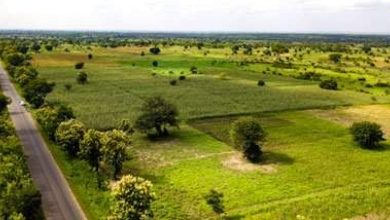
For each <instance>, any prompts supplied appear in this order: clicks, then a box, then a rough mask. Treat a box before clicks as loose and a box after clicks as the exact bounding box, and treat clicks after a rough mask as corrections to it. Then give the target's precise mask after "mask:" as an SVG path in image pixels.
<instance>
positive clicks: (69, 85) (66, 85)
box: [64, 83, 72, 91]
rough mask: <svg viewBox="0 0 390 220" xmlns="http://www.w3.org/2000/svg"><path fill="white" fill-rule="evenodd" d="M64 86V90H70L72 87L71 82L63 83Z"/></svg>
mask: <svg viewBox="0 0 390 220" xmlns="http://www.w3.org/2000/svg"><path fill="white" fill-rule="evenodd" d="M64 88H65V90H66V91H70V90H71V89H72V84H69V83H66V84H65V85H64Z"/></svg>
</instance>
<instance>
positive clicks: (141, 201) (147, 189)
mask: <svg viewBox="0 0 390 220" xmlns="http://www.w3.org/2000/svg"><path fill="white" fill-rule="evenodd" d="M152 187H153V186H152V183H151V182H150V181H147V180H144V179H143V178H141V177H134V176H131V175H126V176H123V177H122V178H121V180H120V181H118V182H117V183H116V184H115V185H114V187H113V191H112V194H113V196H114V198H115V200H116V202H115V205H114V206H113V207H112V214H111V216H110V217H109V218H108V219H109V220H141V219H147V218H151V217H152V216H153V213H152V210H151V204H152V202H153V201H154V199H155V195H154V193H153V192H152Z"/></svg>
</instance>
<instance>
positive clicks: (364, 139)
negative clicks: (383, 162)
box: [350, 121, 385, 149]
mask: <svg viewBox="0 0 390 220" xmlns="http://www.w3.org/2000/svg"><path fill="white" fill-rule="evenodd" d="M350 131H351V134H352V135H353V139H354V141H356V142H357V143H358V144H359V145H360V146H361V147H364V148H367V149H374V148H376V147H378V146H379V142H380V141H384V140H385V138H384V137H383V136H384V133H383V131H382V129H381V126H380V125H379V124H377V123H374V122H368V121H363V122H355V123H353V125H352V126H351V127H350Z"/></svg>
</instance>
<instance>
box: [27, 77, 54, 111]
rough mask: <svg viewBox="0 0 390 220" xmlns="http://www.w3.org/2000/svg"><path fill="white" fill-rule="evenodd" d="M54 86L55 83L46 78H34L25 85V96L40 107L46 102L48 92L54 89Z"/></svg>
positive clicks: (35, 105)
mask: <svg viewBox="0 0 390 220" xmlns="http://www.w3.org/2000/svg"><path fill="white" fill-rule="evenodd" d="M54 86H55V84H54V83H48V82H47V81H46V80H44V79H34V80H31V81H30V82H29V83H28V84H27V85H26V86H24V87H23V96H24V97H25V98H26V100H27V101H28V102H29V103H30V104H31V105H32V106H33V107H34V108H39V107H41V106H42V105H43V103H44V102H45V98H46V96H47V94H49V93H50V92H51V91H53V88H54Z"/></svg>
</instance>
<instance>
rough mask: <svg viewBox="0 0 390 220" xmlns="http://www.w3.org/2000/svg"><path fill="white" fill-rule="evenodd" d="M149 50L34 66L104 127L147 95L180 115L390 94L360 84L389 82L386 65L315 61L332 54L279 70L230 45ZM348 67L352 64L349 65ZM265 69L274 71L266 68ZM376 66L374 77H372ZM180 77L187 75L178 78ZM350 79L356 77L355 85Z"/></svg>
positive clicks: (64, 55) (132, 113)
mask: <svg viewBox="0 0 390 220" xmlns="http://www.w3.org/2000/svg"><path fill="white" fill-rule="evenodd" d="M147 50H148V48H145V47H123V48H116V49H106V48H93V50H92V51H88V50H86V49H80V48H71V52H64V51H63V50H62V49H57V50H56V51H55V52H44V53H42V54H37V55H35V56H34V62H33V64H34V65H35V66H36V67H38V70H39V71H40V72H41V76H43V77H45V78H47V79H49V80H51V81H54V82H56V84H57V86H56V88H55V91H54V92H53V93H52V94H51V95H50V96H49V100H52V101H55V100H59V101H62V102H65V103H68V104H69V105H71V106H72V107H73V109H74V110H75V112H76V115H77V116H78V118H79V119H81V120H82V121H84V122H85V123H86V124H87V125H89V126H91V127H95V128H101V129H105V128H110V127H114V126H116V125H117V123H118V122H119V121H120V120H121V119H125V118H126V119H134V118H135V117H136V116H137V115H138V112H139V111H138V110H139V106H140V105H141V103H142V101H143V100H144V98H145V97H150V96H154V95H161V96H163V97H164V98H167V99H168V100H170V101H171V102H173V103H175V104H176V105H177V107H178V109H179V110H180V113H181V116H180V117H181V118H182V119H190V118H200V117H213V116H223V115H235V114H251V113H259V112H265V111H279V110H288V109H305V108H317V107H324V106H337V105H351V104H365V103H375V102H379V103H383V102H388V101H389V100H390V98H389V97H388V96H387V95H386V94H385V89H376V88H372V89H366V88H365V89H364V90H362V89H361V88H364V86H363V85H362V83H361V82H357V81H356V78H358V77H365V78H367V79H366V80H367V81H368V82H372V83H373V82H374V81H376V80H378V79H382V80H386V79H387V78H386V77H385V76H386V73H388V69H386V68H371V69H368V70H367V69H366V71H364V73H360V72H359V73H353V72H351V73H340V72H336V71H334V70H328V69H326V70H324V69H322V68H323V67H321V68H320V67H311V66H309V64H310V60H313V62H314V61H316V60H317V61H318V60H319V61H321V60H323V59H325V58H326V57H327V54H323V55H316V54H314V53H313V54H311V55H305V56H304V58H303V61H296V65H297V66H298V67H299V68H298V67H296V68H290V69H285V68H275V67H273V65H272V64H271V63H267V62H266V60H265V61H264V62H263V63H262V64H247V65H244V66H241V65H239V62H242V61H243V60H247V59H249V58H248V57H247V56H245V55H236V56H231V55H228V53H229V49H208V50H207V51H208V54H207V56H205V55H204V54H203V52H202V51H199V50H198V49H187V50H184V49H183V47H167V48H162V51H163V52H162V54H161V55H158V56H156V55H150V54H148V53H147ZM204 50H206V49H204ZM142 51H145V52H146V55H145V56H141V55H140V53H141V52H142ZM89 52H91V53H92V54H93V56H94V58H93V59H92V60H88V59H87V55H86V54H87V53H89ZM256 56H258V55H253V56H249V57H256ZM306 56H307V59H305V58H306ZM252 59H254V58H252ZM270 59H271V58H270ZM154 60H157V61H158V62H159V66H158V67H153V66H152V62H153V61H154ZM79 61H84V62H85V63H86V66H85V71H86V72H87V73H88V74H89V83H88V84H87V85H84V86H82V85H78V84H76V81H75V78H76V74H77V72H78V71H76V70H75V69H74V64H75V63H76V62H79ZM319 61H318V62H319ZM269 62H271V61H269ZM324 62H325V61H324ZM307 63H309V64H307ZM325 63H326V64H327V65H328V66H330V67H332V68H333V69H334V68H335V67H334V66H335V65H331V64H328V62H325ZM345 65H347V64H345ZM192 66H195V67H197V68H198V71H199V72H200V74H191V72H190V68H191V67H192ZM330 67H329V68H330ZM302 68H306V69H308V71H310V69H315V70H316V71H318V72H320V73H321V74H323V75H325V76H326V77H329V78H330V77H336V78H340V84H341V87H346V88H345V89H342V90H341V91H327V90H322V89H320V88H318V82H313V81H308V80H297V79H294V78H293V77H292V76H295V75H297V74H298V73H299V71H300V69H302ZM338 68H341V67H338ZM343 68H344V67H343ZM345 68H349V67H348V65H347V66H346V67H345ZM359 70H360V69H359ZM264 71H268V72H267V73H266V74H264V73H263V72H264ZM351 71H352V70H351ZM361 71H363V70H361ZM370 71H371V72H374V73H375V74H376V75H375V74H374V73H372V74H374V75H370V74H369V73H370ZM355 72H356V71H355ZM180 75H184V76H186V79H185V80H178V77H179V76H180ZM387 75H389V74H387ZM173 79H176V80H177V85H175V86H171V85H170V84H169V82H170V80H173ZM258 80H264V81H265V82H266V86H265V87H258V86H257V81H258ZM343 80H344V81H343ZM351 80H355V81H356V82H355V84H356V85H355V84H354V83H351V82H350V81H351ZM65 84H72V89H71V90H70V91H66V90H65V88H64V85H65ZM344 84H345V86H343V85H344ZM347 85H348V86H347ZM360 90H362V91H361V92H358V91H360ZM366 90H367V91H366ZM97 119H98V120H97Z"/></svg>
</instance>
